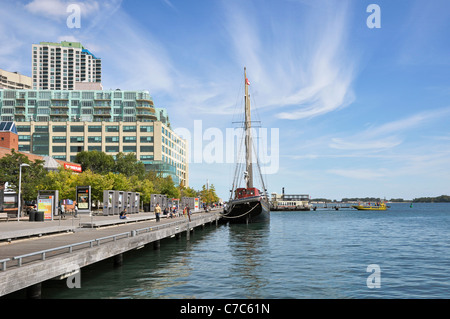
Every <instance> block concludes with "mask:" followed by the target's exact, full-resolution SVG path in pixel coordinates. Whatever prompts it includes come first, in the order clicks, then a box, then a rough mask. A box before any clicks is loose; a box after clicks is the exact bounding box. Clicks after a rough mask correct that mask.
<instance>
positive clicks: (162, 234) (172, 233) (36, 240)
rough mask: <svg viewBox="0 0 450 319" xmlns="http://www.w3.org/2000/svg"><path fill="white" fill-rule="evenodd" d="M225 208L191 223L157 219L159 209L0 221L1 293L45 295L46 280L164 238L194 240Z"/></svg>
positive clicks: (117, 259)
mask: <svg viewBox="0 0 450 319" xmlns="http://www.w3.org/2000/svg"><path fill="white" fill-rule="evenodd" d="M220 212H221V210H219V209H218V210H213V211H211V212H208V213H204V212H199V213H194V214H192V215H191V221H190V222H189V220H188V219H187V217H184V216H180V217H175V218H165V217H163V218H161V220H160V221H159V222H156V220H155V215H154V214H153V213H139V214H131V215H128V216H129V219H126V220H120V219H119V216H117V215H114V216H89V215H82V214H80V215H79V216H78V218H73V217H72V216H67V217H66V219H62V220H60V219H55V220H53V221H44V222H29V221H25V220H21V221H19V222H18V221H16V220H10V221H8V222H5V221H3V222H0V296H4V295H7V294H10V293H12V292H15V291H18V290H22V289H25V288H27V289H28V290H29V291H30V294H29V296H30V297H39V296H40V286H41V283H42V282H44V281H46V280H49V279H53V278H57V277H61V276H69V275H70V274H73V273H74V272H75V273H76V271H79V270H80V269H82V268H83V267H85V266H87V265H90V264H93V263H96V262H99V261H101V260H104V259H107V258H112V261H113V262H114V264H116V265H120V264H121V262H122V258H123V255H122V254H123V253H125V252H127V251H129V250H132V249H137V248H141V247H143V246H144V245H147V244H149V243H152V244H153V247H154V248H155V249H158V248H159V243H160V240H161V239H164V238H170V237H174V238H176V239H178V238H180V237H181V236H182V234H185V236H186V238H187V239H189V236H190V235H189V234H190V232H191V231H193V229H194V228H195V227H199V226H202V227H203V226H205V225H207V224H213V223H215V225H217V223H218V220H219V219H220ZM57 218H59V217H57Z"/></svg>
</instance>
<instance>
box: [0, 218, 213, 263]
mask: <svg viewBox="0 0 450 319" xmlns="http://www.w3.org/2000/svg"><path fill="white" fill-rule="evenodd" d="M217 217H218V215H217V214H214V215H213V216H211V218H210V220H209V222H212V221H213V220H216V219H217ZM202 218H204V217H202V216H196V217H193V216H191V221H190V222H193V221H196V220H199V219H202ZM190 222H189V221H188V220H186V219H183V220H179V221H175V222H171V223H167V224H161V225H155V226H149V227H145V228H140V229H136V230H132V231H128V232H123V233H120V234H114V235H110V236H105V237H100V238H96V239H91V240H87V241H83V242H78V243H74V244H68V245H64V246H59V247H55V248H49V249H45V250H40V251H36V252H32V253H28V254H24V255H20V256H15V257H12V259H11V258H6V259H1V260H0V264H1V270H2V271H5V270H6V263H7V262H8V261H11V260H17V266H18V267H21V266H22V261H23V259H24V258H27V257H33V256H37V255H41V257H40V260H45V259H46V257H47V254H48V253H52V252H56V251H58V250H64V249H68V253H72V252H73V249H74V248H75V247H77V246H82V245H89V248H93V247H94V245H95V244H96V245H97V246H100V242H102V241H105V240H111V239H112V241H116V240H117V239H119V238H121V237H123V238H129V237H134V236H136V235H138V234H140V233H145V232H151V231H157V230H160V229H163V228H169V227H173V226H177V225H184V224H187V229H188V230H189V228H190V227H189V224H190Z"/></svg>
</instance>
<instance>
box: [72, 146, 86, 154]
mask: <svg viewBox="0 0 450 319" xmlns="http://www.w3.org/2000/svg"><path fill="white" fill-rule="evenodd" d="M82 151H83V146H71V147H70V152H72V153H80V152H82Z"/></svg>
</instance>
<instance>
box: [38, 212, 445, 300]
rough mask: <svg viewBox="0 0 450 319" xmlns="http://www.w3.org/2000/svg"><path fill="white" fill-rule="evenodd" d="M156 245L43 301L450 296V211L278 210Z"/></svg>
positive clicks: (91, 270)
mask: <svg viewBox="0 0 450 319" xmlns="http://www.w3.org/2000/svg"><path fill="white" fill-rule="evenodd" d="M148 246H149V247H145V248H142V249H140V250H137V251H133V252H130V253H128V254H126V255H125V256H124V263H123V266H122V267H119V268H113V267H112V265H111V262H110V261H105V262H101V263H98V264H96V265H93V266H90V267H86V268H84V269H83V270H82V273H81V278H80V279H81V288H72V289H69V288H67V287H66V286H65V282H64V281H60V282H54V281H52V282H48V283H45V284H44V286H43V291H42V297H43V298H70V299H76V298H84V299H91V298H95V299H98V298H106V299H110V298H196V299H202V298H212V299H216V298H217V299H234V298H237V299H242V298H252V299H253V298H264V299H287V298H295V299H303V298H326V299H336V298H339V299H340V298H358V299H359V298H389V299H390V298H438V299H440V298H450V270H449V266H450V204H444V203H442V204H437V203H434V204H427V203H423V204H422V203H418V204H414V206H413V207H412V208H410V206H409V204H391V208H390V209H389V210H388V211H386V212H373V211H356V210H353V209H342V210H339V211H336V210H331V209H330V210H317V211H307V212H305V211H303V212H272V213H271V220H270V222H269V223H262V224H250V225H235V224H232V225H226V224H224V225H219V226H218V227H217V228H216V226H209V227H206V228H205V229H203V230H196V231H195V233H194V234H193V235H191V237H190V240H189V241H187V240H186V238H184V237H183V238H182V239H180V240H176V239H175V238H171V239H167V240H164V241H162V242H161V247H160V250H153V248H152V247H151V246H152V245H148ZM369 265H372V266H371V267H373V265H376V266H377V267H379V270H380V272H379V273H376V272H373V271H372V269H373V268H369V269H368V268H367V267H368V266H369ZM375 275H376V276H377V278H376V279H375V280H372V279H373V278H374V276H375ZM372 283H378V284H379V288H370V287H369V286H371V284H372Z"/></svg>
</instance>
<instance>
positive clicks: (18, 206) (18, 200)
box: [17, 163, 30, 221]
mask: <svg viewBox="0 0 450 319" xmlns="http://www.w3.org/2000/svg"><path fill="white" fill-rule="evenodd" d="M25 166H30V165H28V164H25V163H22V164H20V168H19V197H18V198H17V202H18V203H17V221H19V220H20V209H21V207H20V206H21V205H20V204H21V202H22V201H21V200H20V193H21V192H22V167H25Z"/></svg>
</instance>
